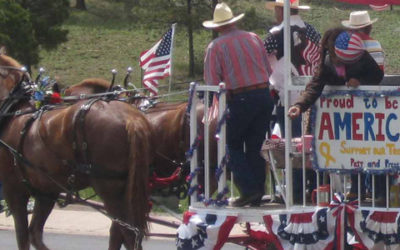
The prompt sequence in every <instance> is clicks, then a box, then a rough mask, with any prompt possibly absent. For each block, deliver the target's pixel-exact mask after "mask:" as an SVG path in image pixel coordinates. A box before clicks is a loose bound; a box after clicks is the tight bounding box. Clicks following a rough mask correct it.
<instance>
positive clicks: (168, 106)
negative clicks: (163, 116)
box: [145, 101, 187, 114]
mask: <svg viewBox="0 0 400 250" xmlns="http://www.w3.org/2000/svg"><path fill="white" fill-rule="evenodd" d="M186 104H187V102H184V101H182V102H172V103H171V102H157V103H156V104H155V105H154V106H153V107H152V108H150V109H148V110H146V111H145V113H146V114H147V113H154V112H161V111H169V110H177V109H179V108H182V107H183V105H185V106H186ZM185 108H186V107H185Z"/></svg>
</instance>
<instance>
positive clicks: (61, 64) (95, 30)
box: [34, 0, 400, 88]
mask: <svg viewBox="0 0 400 250" xmlns="http://www.w3.org/2000/svg"><path fill="white" fill-rule="evenodd" d="M72 2H74V1H72ZM227 2H230V1H227ZM301 3H302V4H308V5H311V6H312V10H310V11H302V12H301V15H302V16H303V17H304V20H305V21H307V22H309V23H311V24H313V25H314V26H315V27H316V28H317V29H318V30H319V31H321V33H322V32H323V31H324V30H326V29H328V28H330V27H334V26H338V25H340V21H341V20H344V19H347V18H348V16H349V13H350V11H351V10H356V9H368V10H369V11H370V15H371V18H375V17H378V18H379V20H378V22H376V23H375V24H374V28H373V31H372V37H374V38H376V39H378V40H379V41H380V42H381V43H382V46H383V48H384V49H385V52H386V74H394V73H399V72H400V52H399V44H400V42H399V41H400V6H394V9H393V10H392V11H383V12H375V11H372V10H370V9H369V7H368V6H355V5H348V4H343V3H339V2H336V1H333V0H327V1H320V0H308V1H302V2H301ZM264 4H265V1H264V0H249V1H237V4H236V5H235V7H234V8H233V10H234V12H235V13H240V12H244V10H246V9H249V8H251V7H253V8H254V10H255V14H256V15H257V19H256V24H255V25H254V26H255V28H254V29H253V30H252V31H254V32H256V33H258V34H259V35H260V36H261V37H262V38H264V37H265V36H266V30H267V28H268V27H271V26H272V25H273V22H274V18H273V13H272V12H271V11H268V10H266V9H265V8H264ZM87 7H88V11H86V12H85V11H77V10H75V9H73V8H71V16H70V18H69V20H68V21H67V22H66V23H65V25H64V26H65V28H66V29H68V30H69V35H68V39H69V40H68V42H66V43H64V44H62V45H60V46H59V47H58V49H57V50H54V51H51V52H46V51H42V52H41V57H42V60H41V63H40V65H39V66H41V67H44V68H45V69H46V70H47V74H48V75H49V76H50V77H53V78H56V79H58V80H59V81H60V82H61V83H62V84H65V85H70V84H74V83H77V82H79V81H81V80H83V79H85V78H89V77H102V78H106V79H111V73H110V72H111V69H114V68H115V69H117V70H118V72H119V74H118V76H117V84H118V83H121V82H122V79H123V77H124V74H125V71H126V68H127V67H128V66H132V67H133V68H134V73H133V78H132V82H133V83H134V84H136V86H138V87H140V86H141V84H140V75H141V72H140V69H139V67H138V61H139V59H138V58H139V55H140V53H141V52H142V51H144V50H146V49H149V48H150V47H151V46H152V45H153V44H154V43H155V42H157V40H158V39H160V37H161V35H162V34H163V33H164V32H165V31H166V30H167V29H168V26H169V25H168V24H163V25H160V23H157V22H154V24H153V23H150V20H149V23H147V24H146V28H144V27H143V25H142V24H139V23H130V22H128V21H127V20H126V19H124V18H123V15H121V13H122V12H123V10H122V5H121V4H119V3H116V2H114V1H107V0H87ZM210 16H211V13H210ZM246 20H248V21H253V22H254V19H249V18H248V19H246V18H245V19H244V21H243V23H246ZM148 26H150V27H153V29H148V28H147V27H148ZM210 39H211V32H210V31H207V30H204V29H202V28H200V27H198V29H197V30H196V31H195V33H194V47H195V57H196V58H195V60H196V74H197V76H196V77H195V78H194V79H201V78H202V76H201V71H202V67H203V65H202V60H203V54H204V49H205V47H206V45H207V44H208V43H209V41H210ZM188 64H189V63H188V42H187V33H186V29H185V28H184V26H183V25H179V24H178V27H177V34H176V37H175V47H174V61H173V74H174V75H173V81H174V82H175V83H177V82H178V83H179V82H187V81H190V80H193V79H189V78H188V77H187V75H188V73H187V72H188ZM34 72H37V70H36V69H34ZM34 75H35V73H34ZM164 84H165V83H164ZM173 87H174V88H186V87H187V85H182V84H181V85H174V86H173Z"/></svg>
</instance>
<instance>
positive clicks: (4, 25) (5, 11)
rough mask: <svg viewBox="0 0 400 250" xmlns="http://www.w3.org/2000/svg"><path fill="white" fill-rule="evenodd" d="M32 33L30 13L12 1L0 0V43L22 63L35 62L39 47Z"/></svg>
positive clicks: (37, 58) (37, 59) (37, 57)
mask: <svg viewBox="0 0 400 250" xmlns="http://www.w3.org/2000/svg"><path fill="white" fill-rule="evenodd" d="M33 33H34V31H33V27H32V23H31V22H30V13H29V12H28V11H27V10H25V9H23V8H22V7H21V6H20V5H19V4H17V3H15V2H13V1H8V0H0V45H4V46H6V48H7V53H8V54H10V55H12V56H13V57H15V58H16V59H18V60H20V61H21V62H22V63H24V64H25V63H27V62H31V63H32V64H35V63H37V62H38V61H39V47H38V43H37V41H36V40H35V39H34V38H33Z"/></svg>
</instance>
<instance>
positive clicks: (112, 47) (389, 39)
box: [34, 0, 400, 212]
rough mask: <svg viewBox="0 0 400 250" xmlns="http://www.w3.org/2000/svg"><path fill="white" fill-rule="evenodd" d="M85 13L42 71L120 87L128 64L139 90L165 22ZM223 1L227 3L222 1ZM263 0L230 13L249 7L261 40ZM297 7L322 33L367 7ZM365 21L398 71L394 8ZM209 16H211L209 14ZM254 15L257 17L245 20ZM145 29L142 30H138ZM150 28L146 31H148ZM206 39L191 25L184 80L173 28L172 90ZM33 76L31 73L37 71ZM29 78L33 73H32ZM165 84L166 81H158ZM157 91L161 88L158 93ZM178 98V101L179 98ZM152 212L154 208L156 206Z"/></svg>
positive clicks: (95, 10) (107, 9) (91, 0)
mask: <svg viewBox="0 0 400 250" xmlns="http://www.w3.org/2000/svg"><path fill="white" fill-rule="evenodd" d="M86 2H87V7H88V11H78V10H74V9H71V16H70V18H69V20H68V21H67V22H66V23H65V24H64V28H65V29H68V30H69V35H68V41H67V42H66V43H64V44H61V45H60V46H59V47H58V48H57V49H56V50H53V51H42V52H41V55H40V56H41V62H40V65H38V66H43V67H44V68H45V69H46V70H47V75H49V76H50V77H52V78H55V79H57V80H58V81H59V82H60V83H61V84H63V85H71V84H75V83H78V82H80V81H82V80H83V79H85V78H89V77H101V78H105V79H111V70H112V69H117V70H118V71H119V74H118V75H117V81H116V84H122V80H123V78H124V76H125V71H126V69H127V67H129V66H132V67H133V68H134V73H133V75H132V82H133V83H134V84H135V85H136V86H137V87H140V86H141V84H140V79H141V71H140V69H139V66H138V64H139V63H138V62H139V55H140V53H141V52H142V51H144V50H146V49H149V48H150V47H151V46H153V44H155V43H156V42H157V40H158V39H160V37H161V35H162V34H163V33H164V32H165V31H166V30H167V28H168V26H169V25H168V24H160V23H157V22H154V23H151V21H150V20H149V23H146V24H140V23H133V22H131V21H128V20H127V19H126V18H125V17H124V15H123V14H121V13H123V6H122V4H121V3H116V2H115V1H107V0H87V1H86ZM227 2H228V3H229V2H230V1H227ZM264 4H265V1H264V0H248V1H236V4H235V5H232V8H233V11H234V12H235V13H241V12H244V10H245V9H250V8H253V9H252V10H253V12H250V14H249V15H247V19H246V18H245V19H244V21H243V22H242V23H241V25H243V26H246V25H247V26H248V25H249V24H251V25H252V26H253V27H254V29H251V30H252V31H254V32H256V33H257V34H258V35H259V36H260V37H261V38H265V37H266V29H267V27H271V26H272V25H273V23H274V17H273V13H272V12H271V11H268V10H266V9H265V8H264ZM302 4H307V5H311V6H312V10H311V11H302V12H301V15H302V17H303V19H304V20H305V21H306V22H308V23H310V24H312V25H314V26H315V27H316V28H317V30H319V31H320V32H321V33H323V31H324V30H327V29H328V28H331V27H334V26H340V21H341V20H344V19H348V17H349V13H350V11H353V10H359V9H368V6H361V5H349V4H345V3H340V2H337V1H333V0H332V1H321V0H304V1H302ZM369 12H370V15H371V18H375V17H377V18H379V21H378V22H376V23H375V24H374V28H373V31H372V37H374V38H375V39H378V40H379V41H380V42H381V44H382V47H383V48H384V49H385V53H386V66H385V69H386V74H395V73H399V69H400V52H399V41H400V28H399V27H400V18H399V16H400V7H399V6H395V7H394V10H392V11H384V12H373V11H372V10H370V11H369ZM210 16H211V13H210ZM254 16H256V17H257V19H252V18H251V17H254ZM144 27H146V28H144ZM148 27H152V28H148ZM210 40H211V32H210V31H207V30H205V29H203V28H201V27H197V29H196V30H195V32H194V48H195V72H196V75H195V76H194V77H188V68H189V66H188V64H189V63H188V61H189V54H188V40H187V34H186V29H185V28H184V26H182V25H180V24H178V26H177V31H176V37H175V47H174V57H173V83H174V84H173V90H178V89H179V90H180V89H187V88H188V86H189V85H188V83H185V84H176V83H179V82H189V81H192V80H195V79H201V78H202V67H203V64H202V63H203V56H204V50H205V48H206V46H207V44H208V43H209V42H210ZM34 72H37V69H36V70H35V68H34ZM34 75H35V74H34ZM161 84H164V85H166V84H168V80H165V81H164V82H161ZM162 91H163V92H165V91H166V88H163V89H162ZM185 98H187V97H186V96H184V95H183V96H180V97H178V99H185ZM92 192H93V191H92V190H90V189H88V190H84V191H83V192H82V196H85V195H87V196H89V195H91V194H92ZM187 206H188V204H187V202H182V203H181V206H180V208H179V211H180V212H182V211H184V210H186V209H187ZM156 210H157V208H156Z"/></svg>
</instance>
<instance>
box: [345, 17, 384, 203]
mask: <svg viewBox="0 0 400 250" xmlns="http://www.w3.org/2000/svg"><path fill="white" fill-rule="evenodd" d="M376 21H378V19H377V18H375V19H373V20H371V18H370V16H369V14H368V11H354V12H351V13H350V17H349V20H343V21H342V25H343V26H344V27H346V28H347V29H350V30H351V31H353V32H357V34H358V35H359V36H360V37H361V39H362V40H363V45H364V48H365V50H366V51H368V53H369V54H370V55H371V56H372V58H374V60H375V61H376V63H377V64H378V66H379V67H380V69H381V70H382V71H383V72H384V59H385V55H384V52H383V49H382V46H381V44H380V43H379V42H378V41H377V40H375V39H373V38H372V37H371V31H372V24H373V23H374V22H376ZM366 181H368V180H365V174H361V194H362V200H363V199H364V197H365V192H366V188H365V185H366ZM369 183H371V182H370V181H369ZM385 185H386V177H385V175H376V176H375V190H376V196H377V198H378V200H377V205H383V204H384V203H385V202H384V199H385V197H386V186H385ZM357 193H358V176H357V175H356V174H353V175H351V188H350V192H349V193H347V194H346V198H347V199H349V200H353V199H356V198H357V196H358V195H357Z"/></svg>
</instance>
